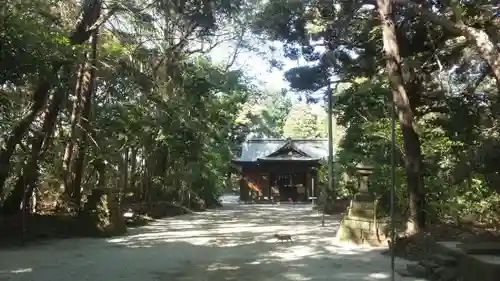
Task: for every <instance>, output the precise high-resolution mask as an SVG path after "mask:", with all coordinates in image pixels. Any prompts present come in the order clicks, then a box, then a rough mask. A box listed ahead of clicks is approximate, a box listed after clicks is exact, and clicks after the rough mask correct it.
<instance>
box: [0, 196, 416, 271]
mask: <svg viewBox="0 0 500 281" xmlns="http://www.w3.org/2000/svg"><path fill="white" fill-rule="evenodd" d="M225 206H226V207H224V208H223V209H220V210H215V211H208V212H204V213H200V214H194V215H184V216H179V217H175V218H170V219H163V220H159V221H157V222H155V223H154V224H152V225H149V226H147V227H142V228H138V229H132V230H130V231H129V233H128V234H127V235H126V236H124V237H118V238H112V239H68V240H60V241H56V242H50V243H46V244H43V245H36V246H29V247H27V248H22V249H16V250H4V251H0V280H2V281H3V280H13V281H28V280H33V281H83V280H93V281H101V280H102V281H205V280H207V281H209V280H210V281H229V280H235V281H245V280H248V281H268V280H269V281H271V280H273V281H281V280H283V281H291V280H293V281H299V280H304V281H306V280H333V281H335V280H356V281H361V280H390V277H389V259H388V258H387V257H384V256H382V255H380V251H381V249H374V248H362V247H355V246H348V245H342V244H336V243H335V242H334V240H333V237H334V233H335V230H336V228H337V227H338V224H339V218H338V217H335V216H327V217H326V227H321V223H320V219H321V218H320V215H318V214H317V213H316V212H314V211H311V206H310V205H309V206H307V205H296V206H292V205H238V204H234V203H233V204H226V205H225ZM277 232H287V233H291V234H292V235H293V238H294V241H293V242H291V243H276V242H275V240H274V239H273V238H272V235H273V234H274V233H277ZM403 263H404V261H398V264H397V266H398V267H399V266H403ZM396 280H398V281H403V280H404V281H417V280H419V279H414V278H409V279H408V278H405V279H402V278H400V277H397V278H396Z"/></svg>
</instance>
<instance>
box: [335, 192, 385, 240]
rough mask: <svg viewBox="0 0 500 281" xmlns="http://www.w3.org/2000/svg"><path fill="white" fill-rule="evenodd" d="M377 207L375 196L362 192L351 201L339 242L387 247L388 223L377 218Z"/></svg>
mask: <svg viewBox="0 0 500 281" xmlns="http://www.w3.org/2000/svg"><path fill="white" fill-rule="evenodd" d="M375 209H376V207H375V202H374V198H373V196H372V195H371V194H370V193H369V192H367V191H366V190H361V191H360V192H359V193H358V194H356V195H355V196H354V198H353V200H352V201H351V204H350V206H349V211H348V214H347V215H346V216H344V218H343V219H342V221H341V223H340V227H339V231H338V232H337V237H336V238H337V239H338V240H339V241H344V242H350V243H354V244H368V245H370V246H381V245H383V244H385V245H387V238H388V237H386V235H385V233H387V226H388V224H387V223H382V222H380V221H378V220H376V219H375V218H376V217H377V216H376V210H375Z"/></svg>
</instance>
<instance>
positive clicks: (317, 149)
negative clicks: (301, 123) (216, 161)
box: [237, 139, 328, 162]
mask: <svg viewBox="0 0 500 281" xmlns="http://www.w3.org/2000/svg"><path fill="white" fill-rule="evenodd" d="M288 143H290V144H292V146H293V147H294V148H296V149H298V150H300V151H301V152H303V153H305V154H307V155H308V156H309V157H300V159H299V158H297V159H291V160H299V161H300V160H311V159H326V158H328V140H327V139H251V140H247V141H246V142H244V143H243V145H242V146H243V147H242V153H241V157H240V158H239V159H237V161H242V162H255V161H257V160H258V159H260V158H266V156H269V155H270V154H272V153H273V152H276V151H277V150H279V149H280V148H282V147H283V146H285V145H287V144H288ZM273 158H274V157H273ZM289 160H290V159H289Z"/></svg>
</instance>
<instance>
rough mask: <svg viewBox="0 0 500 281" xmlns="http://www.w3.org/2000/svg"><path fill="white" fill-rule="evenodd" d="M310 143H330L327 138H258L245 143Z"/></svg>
mask: <svg viewBox="0 0 500 281" xmlns="http://www.w3.org/2000/svg"><path fill="white" fill-rule="evenodd" d="M288 140H291V141H310V142H316V141H328V139H326V138H258V139H249V140H246V141H245V142H278V141H279V142H283V141H288Z"/></svg>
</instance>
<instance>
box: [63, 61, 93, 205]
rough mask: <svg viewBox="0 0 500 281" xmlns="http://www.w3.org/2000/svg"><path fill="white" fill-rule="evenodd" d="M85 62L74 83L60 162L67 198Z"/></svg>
mask: <svg viewBox="0 0 500 281" xmlns="http://www.w3.org/2000/svg"><path fill="white" fill-rule="evenodd" d="M86 63H87V61H84V62H83V63H82V64H81V65H80V69H79V71H78V78H77V81H76V87H75V100H74V102H73V107H72V109H71V118H70V129H69V140H68V143H67V144H66V148H65V149H64V156H63V161H62V182H63V187H62V188H63V190H64V193H65V194H66V195H67V196H70V195H71V193H72V192H73V191H72V190H71V178H72V176H71V175H72V174H71V159H72V157H73V151H74V148H75V141H76V124H77V123H78V120H79V119H80V114H81V103H82V94H83V93H82V83H83V77H84V72H85V65H86Z"/></svg>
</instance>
